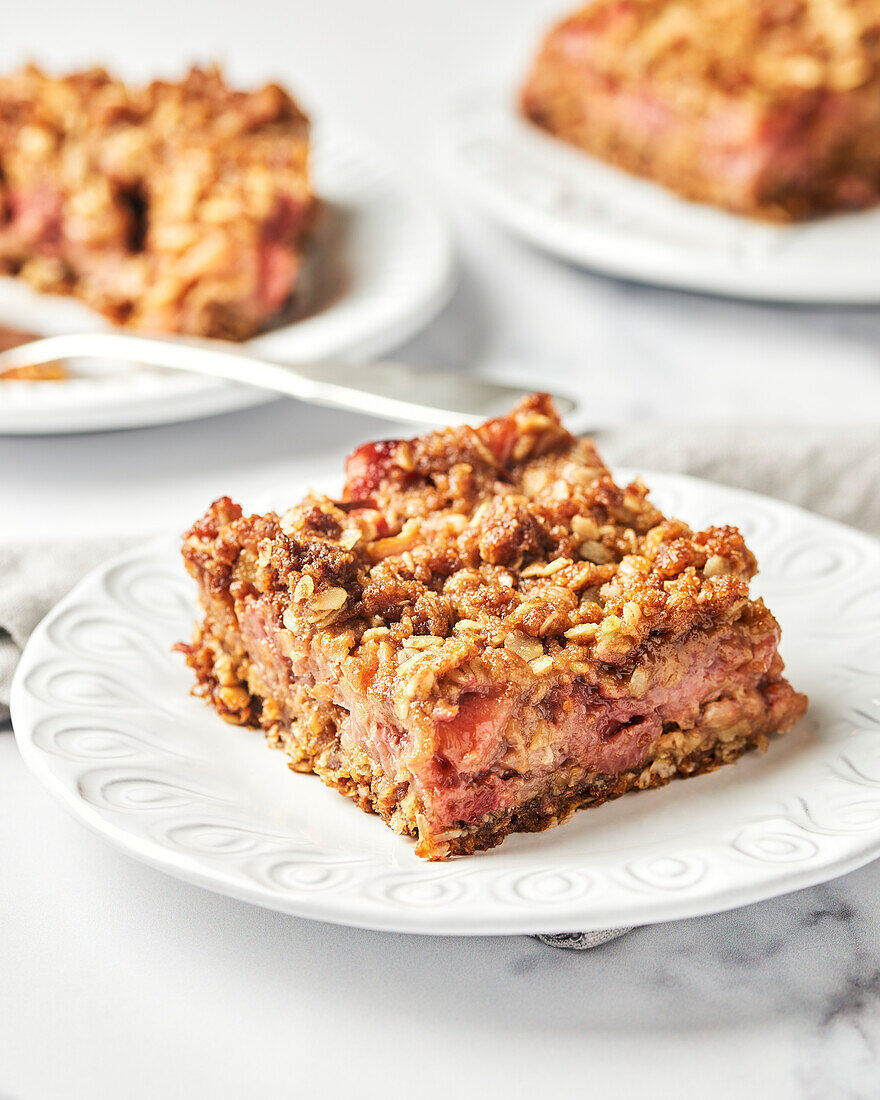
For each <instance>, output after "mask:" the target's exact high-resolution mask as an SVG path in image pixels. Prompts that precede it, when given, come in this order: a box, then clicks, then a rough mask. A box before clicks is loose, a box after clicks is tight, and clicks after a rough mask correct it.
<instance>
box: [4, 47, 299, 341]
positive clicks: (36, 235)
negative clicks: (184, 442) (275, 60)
mask: <svg viewBox="0 0 880 1100" xmlns="http://www.w3.org/2000/svg"><path fill="white" fill-rule="evenodd" d="M314 209H315V197H314V195H313V192H312V186H311V182H310V178H309V123H308V119H307V118H306V116H305V115H304V114H303V113H302V111H301V110H300V109H299V107H298V106H297V105H296V103H294V101H293V100H292V99H291V98H290V96H289V95H288V94H287V93H286V92H285V91H284V90H283V89H282V88H280V87H278V86H277V85H275V84H267V85H266V86H265V87H263V88H260V89H259V90H257V91H253V92H242V91H235V90H233V89H231V88H229V87H228V86H227V85H226V84H225V83H224V81H223V78H222V76H221V74H220V72H219V71H218V70H217V69H213V68H212V69H198V68H194V69H192V70H191V71H190V72H189V74H188V75H187V76H186V77H185V78H184V79H183V80H181V81H179V82H167V81H159V80H157V81H154V82H153V83H151V84H149V85H148V86H146V87H133V86H130V85H126V84H123V83H121V82H120V81H118V80H115V79H113V78H112V77H110V76H109V75H108V74H107V73H106V72H104V71H103V70H102V69H95V70H89V71H85V72H78V73H74V74H72V75H70V76H66V77H57V78H56V77H51V76H47V75H46V74H44V73H43V72H41V71H40V70H39V69H37V68H35V67H33V66H31V67H28V68H26V69H24V70H23V71H21V72H19V73H16V74H15V75H12V76H5V77H2V78H0V273H4V274H10V275H20V276H21V277H22V278H24V279H26V280H27V281H28V282H29V283H31V284H32V285H33V286H35V287H36V288H37V289H38V290H41V291H47V292H52V293H69V294H73V295H75V296H76V297H78V298H81V299H82V300H83V301H85V302H86V303H87V304H88V305H89V306H91V307H92V308H94V309H96V310H99V311H100V312H101V313H103V314H105V315H106V316H107V317H109V318H110V319H111V320H112V321H114V322H115V323H117V324H125V325H130V326H133V327H135V328H139V329H147V330H153V331H162V332H180V333H187V334H190V335H197V336H210V337H218V338H226V339H235V340H240V339H245V338H247V337H249V336H252V335H254V334H255V333H257V332H258V331H260V330H261V329H263V328H264V327H265V326H266V325H267V324H268V322H269V321H270V320H271V319H272V318H273V317H275V316H276V315H277V314H278V313H279V311H281V310H282V309H283V307H284V306H285V305H286V303H287V302H288V301H289V299H290V298H291V295H292V294H293V291H294V289H295V287H296V284H297V277H298V274H299V272H300V267H301V262H302V249H303V245H304V242H305V240H306V237H307V232H308V229H309V226H310V223H311V221H312V219H313V213H314Z"/></svg>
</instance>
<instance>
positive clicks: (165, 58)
mask: <svg viewBox="0 0 880 1100" xmlns="http://www.w3.org/2000/svg"><path fill="white" fill-rule="evenodd" d="M559 6H560V5H559V4H558V3H557V2H555V0H481V2H480V3H479V4H473V3H471V2H469V0H447V2H446V3H445V4H443V5H436V4H429V3H427V0H370V3H364V2H363V0H325V2H323V3H322V4H320V5H319V4H313V3H305V2H302V0H288V2H287V3H285V4H282V3H280V0H260V2H257V3H255V4H252V5H250V6H248V7H245V6H243V5H239V4H232V3H230V2H228V0H223V2H216V0H215V2H213V3H211V4H208V3H207V0H194V2H191V3H190V4H187V5H182V4H173V3H171V2H170V0H155V2H154V3H153V4H151V5H148V6H141V7H132V6H130V5H120V4H117V3H111V2H110V0H89V3H88V5H87V8H86V9H85V10H86V11H87V12H88V15H87V17H84V14H83V12H84V7H83V5H67V6H63V7H62V6H60V5H57V4H56V3H54V2H52V0H31V2H30V3H29V4H28V5H21V6H19V7H18V8H17V9H16V11H15V13H14V14H11V15H10V16H9V18H8V19H7V21H6V24H5V29H4V36H3V39H2V42H0V64H2V65H4V66H5V65H8V64H11V63H13V62H17V61H19V60H21V59H23V58H25V57H28V56H35V57H38V58H39V59H40V60H43V61H46V62H48V63H52V64H54V65H66V64H73V63H79V62H83V61H92V60H95V59H103V58H110V59H112V60H113V61H114V64H115V65H116V66H117V67H118V68H120V69H122V70H124V71H126V72H129V73H132V74H138V73H140V74H146V73H148V72H151V71H153V70H154V69H156V68H159V69H162V70H165V71H168V72H171V71H174V70H175V68H176V67H177V66H178V64H179V63H180V62H182V61H183V60H184V59H190V58H204V59H207V58H210V57H213V56H217V55H220V56H224V57H225V58H226V59H227V60H228V62H229V66H230V68H231V70H232V72H233V73H234V74H235V75H236V76H239V77H242V78H248V79H249V78H256V77H258V76H263V75H269V74H277V75H279V76H281V77H283V78H285V79H287V80H288V81H289V82H291V83H293V84H295V85H296V86H297V87H299V88H301V89H303V91H304V93H305V95H306V98H307V100H308V101H309V102H310V103H311V104H314V105H316V106H317V105H320V107H321V109H322V110H324V111H326V112H328V113H331V112H332V113H333V114H334V115H335V116H337V117H339V119H340V121H343V122H345V123H346V124H348V125H350V126H351V127H353V128H354V129H356V130H360V131H362V132H363V133H364V135H365V136H367V137H369V138H370V139H372V140H375V141H377V142H380V143H381V144H383V145H384V146H385V147H386V148H387V149H389V150H390V151H391V152H392V153H393V154H394V155H395V156H396V157H397V158H398V160H399V161H400V162H401V163H405V164H406V165H407V167H408V169H409V170H410V171H413V172H415V173H416V175H417V176H419V177H420V178H421V179H422V181H423V182H424V184H425V186H426V187H428V188H429V189H431V190H432V191H433V192H434V193H435V194H436V195H437V197H438V200H439V201H441V202H443V203H444V204H445V205H446V206H447V208H448V209H449V211H450V213H451V214H452V216H453V218H454V221H455V224H456V228H457V230H458V233H459V241H460V247H461V255H462V282H461V287H460V289H459V291H458V293H457V294H456V296H455V299H454V301H453V302H452V304H451V306H450V308H449V309H448V310H447V311H446V312H445V314H444V315H443V316H442V317H441V318H439V319H438V320H437V321H436V322H435V323H434V324H433V325H432V326H431V327H430V328H429V329H428V330H427V331H426V332H425V333H424V334H423V335H422V336H420V337H419V338H418V339H417V340H415V341H413V342H412V343H411V344H410V345H409V346H408V347H407V348H405V349H403V354H405V355H407V356H409V357H410V358H411V359H413V360H415V361H419V360H424V361H426V362H429V361H430V362H432V363H436V364H444V363H445V364H449V365H451V366H455V367H458V368H465V367H468V368H470V367H471V366H475V367H476V369H481V370H490V371H498V370H509V371H513V372H515V373H517V374H519V375H520V376H523V377H527V378H530V379H531V380H534V381H535V382H537V383H540V381H541V380H544V379H547V380H548V382H547V383H546V384H549V380H550V379H552V378H554V377H555V378H558V379H564V380H565V381H566V382H567V383H568V384H569V385H571V384H575V385H578V386H582V387H583V392H585V393H588V394H589V395H590V396H591V397H592V398H593V399H594V401H595V417H594V419H595V423H596V424H597V425H601V424H605V423H614V422H619V421H620V420H621V419H623V418H625V417H636V418H641V419H647V418H670V417H674V418H676V419H685V420H705V419H707V418H711V419H714V420H722V419H724V420H736V419H746V418H751V417H754V416H759V417H761V418H765V419H767V420H780V419H787V420H791V421H796V422H799V423H802V424H803V425H804V428H803V431H804V433H805V434H806V433H808V432H809V431H810V428H809V424H810V422H811V421H815V420H820V419H821V420H824V421H839V422H843V421H850V422H851V421H853V420H861V421H864V422H871V421H876V420H877V418H878V415H880V315H878V314H877V313H876V311H871V310H817V309H796V308H770V307H762V306H756V305H743V304H737V303H728V302H723V301H719V300H715V299H711V298H700V297H697V296H688V295H683V294H677V293H670V292H664V291H659V290H650V289H646V288H641V287H635V286H631V285H626V284H622V283H616V282H611V281H606V280H603V279H601V278H599V277H596V276H593V275H589V274H586V273H583V272H579V271H575V270H573V269H571V268H569V267H567V266H566V265H564V264H560V263H557V262H556V261H554V260H552V259H551V258H549V257H545V256H542V255H539V254H538V253H536V252H534V251H533V250H531V249H530V248H528V247H526V246H524V245H522V244H520V243H518V242H516V241H513V240H509V239H507V238H506V237H505V236H504V235H503V234H502V233H501V232H500V231H498V230H496V229H495V228H494V227H492V226H489V225H486V224H484V223H483V222H482V221H481V220H480V219H479V218H478V217H476V216H475V215H474V214H473V213H471V212H470V211H469V210H467V209H466V208H465V207H464V205H463V204H462V203H461V201H460V200H459V199H458V198H457V196H456V194H455V192H454V189H452V188H451V187H450V185H449V183H450V181H448V180H447V179H445V178H444V175H443V172H442V170H441V168H440V167H439V166H438V165H437V162H436V156H435V148H434V136H433V135H434V134H435V132H436V125H437V123H438V122H439V120H440V119H441V118H442V114H443V111H444V107H445V104H446V103H447V102H448V101H449V99H450V97H452V96H454V95H455V94H456V93H457V92H460V91H463V90H467V88H469V87H471V86H473V85H474V84H475V83H478V82H485V81H487V80H490V79H494V78H495V75H496V74H498V76H499V77H501V76H503V75H504V73H505V71H507V70H509V69H510V68H511V67H512V66H515V65H516V63H517V61H518V60H519V59H520V58H521V57H522V56H523V54H524V51H525V49H526V46H527V43H528V42H529V37H530V35H531V34H533V33H534V28H535V27H537V26H538V25H540V23H541V21H542V20H543V19H545V18H546V14H547V12H549V11H553V10H555V9H557V8H558V7H559ZM391 431H393V429H389V428H388V427H387V426H385V425H380V424H378V423H377V422H375V421H368V420H366V419H364V418H358V417H355V416H347V415H338V414H331V413H327V412H324V411H308V412H306V411H305V410H303V409H302V408H300V407H297V406H295V405H293V404H292V403H290V402H276V403H273V404H271V405H269V406H266V407H264V408H261V409H255V410H251V411H250V412H247V413H245V414H243V415H241V416H237V417H234V418H231V417H226V418H217V419H215V420H205V421H201V422H199V423H197V424H194V425H191V426H176V427H167V428H158V429H153V430H144V431H137V432H131V433H107V434H104V435H98V436H91V437H67V438H62V437H56V438H51V439H15V440H12V439H0V539H4V540H17V539H29V538H40V539H46V538H54V539H63V538H75V537H79V536H83V535H86V534H91V535H95V534H102V533H103V534H121V533H128V534H134V533H151V532H154V531H158V530H165V529H168V528H169V527H178V528H179V527H182V526H183V525H184V524H185V523H186V522H187V521H189V520H190V519H191V518H192V516H193V514H194V513H195V512H197V511H199V510H201V509H202V508H203V506H204V505H205V503H206V501H207V500H208V499H210V498H211V497H212V496H215V495H218V494H220V493H222V492H229V493H231V494H233V495H238V496H242V497H245V498H246V499H247V498H248V497H253V496H255V495H256V494H258V493H259V492H261V491H262V490H264V489H265V488H266V487H269V486H271V487H273V488H274V487H277V486H279V485H283V484H284V483H285V481H287V480H288V479H290V480H291V482H293V481H297V482H298V481H299V480H301V477H302V475H303V474H306V475H309V476H317V475H319V474H320V473H321V472H323V471H326V470H328V469H334V468H337V467H338V462H339V457H340V454H341V453H342V452H343V451H344V450H345V449H346V448H347V447H348V446H350V445H351V444H352V443H354V442H356V441H358V440H361V439H365V438H367V437H370V436H372V435H375V434H376V433H377V432H378V433H388V432H391ZM878 912H880V864H875V865H873V866H870V867H867V868H865V869H864V870H862V871H860V872H857V873H856V874H853V875H850V876H848V877H846V878H844V879H842V880H839V881H838V882H835V883H832V884H830V885H829V886H826V887H822V888H818V889H815V890H810V891H806V892H804V893H801V894H798V895H794V896H791V897H789V898H785V899H780V900H778V901H775V902H768V903H766V904H763V905H760V906H755V907H752V908H749V909H746V910H742V911H740V912H737V913H732V914H728V915H723V916H718V917H712V918H707V919H704V920H698V921H690V922H685V923H681V924H677V925H671V926H663V927H656V928H651V929H644V930H639V931H636V932H634V933H632V934H631V935H629V936H627V937H625V938H623V939H622V940H619V941H617V942H614V943H612V944H609V945H607V946H605V947H603V948H601V949H599V950H597V951H595V952H590V953H585V954H580V955H577V954H573V953H567V952H556V951H552V950H550V949H549V948H546V947H543V946H541V945H540V944H538V943H537V942H535V941H533V940H529V939H523V938H513V939H510V940H487V939H476V940H460V941H459V940H444V939H419V938H415V937H402V936H400V937H398V936H388V935H377V934H375V933H367V932H360V931H352V930H346V929H342V928H333V927H329V926H323V925H316V924H310V923H309V922H305V921H299V920H295V919H293V918H289V917H283V916H279V915H276V914H273V913H267V912H262V911H260V910H257V909H253V908H251V907H248V906H246V905H243V904H239V903H236V902H233V901H230V900H227V899H224V898H220V897H215V896H213V895H211V894H208V893H205V892H202V891H200V890H197V889H195V888H192V887H189V886H185V885H183V884H180V883H177V882H175V881H173V880H171V879H167V878H164V877H163V876H161V875H159V874H158V873H156V872H153V871H151V870H149V869H147V868H144V867H142V866H140V865H138V864H136V863H134V862H133V861H131V860H130V859H128V858H126V857H124V856H122V855H119V854H117V853H116V852H114V851H113V850H111V849H109V848H108V847H107V846H106V845H105V844H104V843H103V842H101V841H99V840H98V839H96V838H93V837H92V836H90V835H89V834H88V833H86V832H85V831H84V830H83V829H82V828H81V827H80V826H78V825H76V824H74V823H73V822H72V821H71V820H69V819H68V818H67V817H66V816H65V814H64V813H63V811H62V810H61V809H59V808H58V807H56V806H55V805H54V803H52V802H51V800H50V799H49V798H48V796H47V795H45V794H44V793H43V791H42V790H41V789H40V788H39V787H38V785H37V784H36V782H35V781H34V780H32V779H31V778H30V776H29V775H28V774H27V773H26V772H25V770H24V768H23V766H22V765H21V763H20V761H19V759H18V755H17V752H16V749H15V746H14V744H13V742H12V739H11V737H9V736H8V734H0V930H2V932H0V1097H2V1098H3V1100H43V1098H46V1100H54V1098H56V1097H65V1098H71V1100H78V1098H80V1097H83V1098H85V1097H89V1098H92V1097H98V1096H116V1095H126V1096H131V1097H134V1098H136V1100H139V1098H140V1097H157V1096H161V1097H165V1096H168V1097H177V1096H180V1097H184V1096H186V1097H192V1096H207V1095H211V1096H214V1097H217V1098H218V1100H220V1098H226V1097H229V1098H233V1097H239V1096H242V1095H245V1094H255V1095H260V1096H265V1097H275V1096H279V1097H280V1096H288V1095H292V1094H293V1095H305V1096H308V1095H312V1094H318V1095H322V1096H328V1097H336V1096H340V1097H341V1096H344V1095H349V1094H350V1093H351V1091H352V1089H353V1088H354V1087H357V1088H358V1090H359V1091H360V1093H361V1094H363V1095H368V1096H369V1095H379V1094H380V1093H381V1094H383V1095H384V1094H386V1093H388V1092H389V1091H396V1090H398V1089H406V1090H410V1089H413V1090H416V1089H417V1090H418V1092H419V1093H420V1094H421V1095H424V1096H428V1097H431V1096H440V1095H441V1094H442V1095H444V1096H445V1095H448V1094H449V1092H450V1090H451V1089H454V1087H455V1085H456V1083H457V1084H458V1087H459V1089H460V1091H461V1093H462V1095H469V1094H473V1095H478V1094H487V1095H493V1094H496V1093H497V1092H498V1091H499V1090H498V1086H499V1082H500V1081H503V1082H504V1084H505V1090H506V1091H507V1092H508V1093H510V1094H512V1095H514V1096H519V1095H535V1094H536V1093H538V1092H542V1093H543V1092H547V1091H548V1089H550V1088H552V1089H553V1091H554V1092H572V1093H574V1094H579V1093H581V1092H583V1091H585V1090H586V1088H587V1087H588V1086H589V1088H590V1089H591V1091H595V1092H596V1093H601V1092H603V1091H611V1090H613V1091H614V1092H615V1093H616V1094H622V1095H631V1094H632V1095H634V1094H636V1092H637V1091H638V1093H640V1094H641V1095H648V1096H661V1097H666V1096H675V1097H682V1098H689V1097H697V1096H700V1097H702V1096H705V1095H706V1094H707V1093H708V1094H709V1095H711V1096H713V1097H720V1098H726V1097H731V1098H734V1097H736V1098H739V1097H742V1096H745V1095H753V1096H757V1097H765V1096H766V1097H773V1098H781V1100H785V1098H788V1097H792V1098H805V1100H814V1098H815V1100H824V1098H826V1097H837V1096H848V1097H859V1098H861V1097H872V1096H877V1095H880V1068H878V1066H880V1062H878V1059H880V947H878V943H880V936H878V922H880V917H878ZM463 1083H464V1084H463Z"/></svg>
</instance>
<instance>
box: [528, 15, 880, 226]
mask: <svg viewBox="0 0 880 1100" xmlns="http://www.w3.org/2000/svg"><path fill="white" fill-rule="evenodd" d="M521 105H522V110H523V113H524V114H525V115H526V116H527V117H528V118H529V119H531V120H532V121H533V122H535V123H537V124H538V125H539V126H541V127H543V128H544V129H546V130H548V131H550V132H551V133H552V134H554V135H556V136H557V137H560V138H563V139H564V140H566V141H569V142H571V143H572V144H574V145H577V146H580V147H581V148H582V149H584V150H586V151H587V152H589V153H592V154H594V155H595V156H597V157H600V158H602V159H604V160H607V161H610V162H611V163H613V164H615V165H618V166H619V167H621V168H624V169H626V170H628V171H630V172H633V173H635V174H637V175H640V176H645V177H647V178H649V179H652V180H654V181H656V182H657V183H660V184H663V185H665V186H666V187H668V188H671V189H672V190H674V191H677V192H679V193H680V194H682V195H684V196H685V197H686V198H690V199H695V200H699V201H702V202H708V203H714V204H716V205H718V206H722V207H726V208H727V209H730V210H733V211H736V212H738V213H742V214H747V215H751V216H755V217H760V218H769V219H773V220H781V221H792V220H797V219H801V218H807V217H811V216H815V215H818V214H824V213H829V212H831V211H836V210H850V209H860V208H862V207H867V206H872V205H874V204H876V203H877V201H878V199H880V6H878V4H877V3H876V2H875V0H594V2H593V3H591V4H589V5H587V6H586V7H584V8H581V9H580V10H578V11H576V12H574V13H573V14H572V15H570V16H569V17H567V18H566V19H564V20H562V21H561V22H560V23H558V24H557V25H556V26H555V27H553V28H552V29H551V30H550V32H549V33H548V35H547V36H546V38H545V40H544V42H543V44H542V46H541V48H540V50H539V52H538V55H537V58H536V59H535V62H534V65H533V67H532V70H531V72H530V74H529V76H528V79H527V81H526V84H525V87H524V88H523V91H522V96H521Z"/></svg>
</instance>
